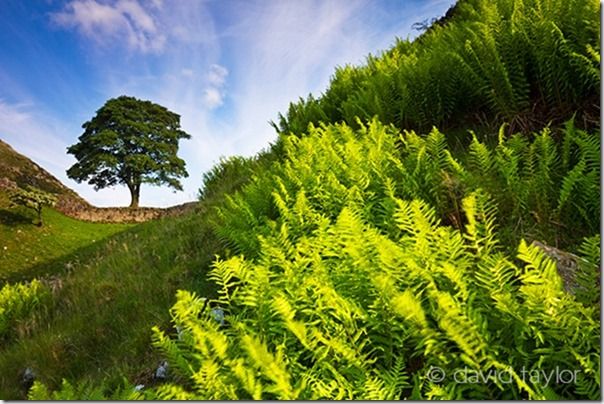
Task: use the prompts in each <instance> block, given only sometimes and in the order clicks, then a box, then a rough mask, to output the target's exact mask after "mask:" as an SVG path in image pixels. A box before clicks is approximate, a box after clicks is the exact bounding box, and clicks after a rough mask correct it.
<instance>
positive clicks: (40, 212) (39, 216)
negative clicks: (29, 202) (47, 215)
mask: <svg viewBox="0 0 604 404" xmlns="http://www.w3.org/2000/svg"><path fill="white" fill-rule="evenodd" d="M36 212H38V227H42V224H43V223H42V206H41V205H40V206H39V207H38V208H37V209H36Z"/></svg>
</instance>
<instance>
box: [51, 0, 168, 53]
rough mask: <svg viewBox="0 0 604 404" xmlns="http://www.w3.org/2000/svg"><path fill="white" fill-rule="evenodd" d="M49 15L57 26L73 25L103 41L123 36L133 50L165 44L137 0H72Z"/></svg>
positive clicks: (149, 49)
mask: <svg viewBox="0 0 604 404" xmlns="http://www.w3.org/2000/svg"><path fill="white" fill-rule="evenodd" d="M155 6H156V7H159V6H161V4H155ZM51 18H52V20H53V21H54V22H55V23H57V24H58V25H59V26H62V27H65V28H74V29H76V30H78V31H79V32H80V33H81V34H82V35H84V36H86V37H88V38H90V39H92V40H93V41H95V42H97V43H99V44H102V45H110V44H113V43H115V41H119V40H120V39H122V38H126V42H127V46H128V47H129V48H130V49H132V50H137V51H140V52H143V53H148V52H155V53H158V52H161V51H163V49H164V47H165V44H166V39H167V38H166V35H165V34H163V33H162V32H160V30H159V29H158V27H157V25H156V22H155V20H154V18H153V16H152V15H151V14H149V13H148V12H147V11H145V10H144V9H143V8H142V7H141V5H140V4H139V3H138V2H137V1H136V0H118V1H116V2H114V3H112V4H104V3H101V2H98V1H97V0H72V1H71V2H70V3H68V4H67V5H66V6H65V7H64V9H63V11H60V12H57V13H53V14H52V15H51Z"/></svg>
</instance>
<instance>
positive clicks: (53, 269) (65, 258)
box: [0, 228, 134, 285]
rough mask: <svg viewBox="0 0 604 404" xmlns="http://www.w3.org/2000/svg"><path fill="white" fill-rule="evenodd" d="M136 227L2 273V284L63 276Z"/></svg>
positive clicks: (0, 282)
mask: <svg viewBox="0 0 604 404" xmlns="http://www.w3.org/2000/svg"><path fill="white" fill-rule="evenodd" d="M133 229H134V228H130V229H124V230H123V231H120V232H117V233H114V234H112V235H110V236H109V237H106V238H103V239H100V240H97V241H95V242H93V243H90V244H88V245H85V246H82V247H80V248H78V249H77V250H75V251H73V252H71V253H68V254H65V255H62V256H60V257H57V258H54V259H51V260H48V261H43V262H39V263H36V264H33V265H31V266H29V267H27V268H25V269H20V270H19V271H18V272H15V273H5V274H0V285H1V284H2V283H5V282H8V283H15V282H24V281H29V280H31V279H33V278H44V277H49V276H62V275H65V274H66V273H68V272H70V271H71V270H73V269H76V268H78V266H79V264H80V263H82V262H87V261H89V260H90V259H92V258H93V257H94V256H95V255H96V254H98V252H99V251H100V250H99V249H100V248H102V246H103V245H105V244H107V243H108V242H110V241H111V240H118V239H119V238H120V237H122V236H123V234H125V233H127V232H129V231H132V230H133Z"/></svg>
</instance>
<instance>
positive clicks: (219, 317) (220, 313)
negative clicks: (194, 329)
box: [211, 307, 224, 325]
mask: <svg viewBox="0 0 604 404" xmlns="http://www.w3.org/2000/svg"><path fill="white" fill-rule="evenodd" d="M211 313H212V317H214V320H216V322H217V323H219V324H220V325H224V310H222V309H221V308H220V307H214V308H213V309H212V310H211Z"/></svg>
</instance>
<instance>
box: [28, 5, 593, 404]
mask: <svg viewBox="0 0 604 404" xmlns="http://www.w3.org/2000/svg"><path fill="white" fill-rule="evenodd" d="M599 91H600V4H599V2H597V1H594V0H460V1H459V2H458V3H457V4H456V5H455V6H454V8H453V9H451V10H450V11H449V12H448V13H447V15H446V17H445V18H443V19H442V20H440V21H437V22H436V23H434V24H433V25H432V26H431V27H430V28H428V29H427V30H426V32H424V33H423V34H422V35H420V36H419V37H418V38H417V39H415V40H414V41H407V40H401V39H397V40H396V42H395V43H394V45H393V46H392V47H391V48H390V49H387V50H385V51H383V52H378V53H376V54H375V55H370V56H368V57H367V60H366V63H364V64H363V65H361V66H352V65H347V66H342V67H339V68H337V69H336V71H335V73H334V74H333V76H332V79H331V83H330V85H329V87H328V88H327V89H326V91H325V92H324V93H322V94H319V95H316V94H315V95H309V96H308V97H307V98H305V99H300V100H299V101H297V102H294V103H292V104H291V105H290V107H289V109H288V110H287V111H284V112H283V114H282V115H280V117H279V119H278V120H277V122H274V123H273V125H274V127H275V129H276V130H277V131H278V133H279V137H278V140H277V141H276V142H275V143H274V144H272V145H270V147H267V149H266V150H265V151H264V152H262V153H260V154H258V155H257V156H255V157H251V158H242V157H231V158H228V159H224V160H223V161H222V162H221V163H220V164H218V165H217V166H215V167H214V168H213V169H212V170H211V171H210V172H208V173H207V174H206V175H205V176H204V184H203V186H202V187H201V190H200V202H199V203H200V204H201V205H202V206H203V212H204V215H205V217H204V219H203V220H204V222H205V223H208V224H209V225H210V226H211V228H212V235H213V237H216V239H217V240H218V242H217V244H219V245H220V248H217V249H216V251H214V252H213V253H216V258H215V260H214V261H213V263H212V265H211V269H210V270H209V271H208V273H207V274H198V276H207V279H209V280H210V281H211V282H212V285H213V286H214V290H215V293H213V294H203V293H201V292H200V291H198V290H195V288H194V287H191V288H190V289H189V290H181V291H179V292H178V294H177V295H176V298H175V303H174V305H173V306H172V307H171V308H166V310H170V313H171V318H172V325H171V326H169V327H165V326H162V327H159V326H158V327H154V329H153V336H152V344H153V346H154V347H155V349H156V350H157V352H160V354H161V355H162V357H163V358H164V359H165V361H166V363H167V364H168V365H169V367H168V369H169V370H168V375H167V377H166V378H165V380H164V379H162V381H161V383H156V384H154V385H152V386H142V387H141V386H137V387H135V386H136V384H137V380H124V381H123V382H122V383H121V384H119V383H115V382H114V381H108V380H104V379H99V380H96V381H95V382H94V383H85V384H82V383H79V382H78V381H77V380H64V381H63V382H62V385H60V386H55V385H48V384H45V383H44V381H43V380H42V381H36V382H35V383H34V384H33V387H32V388H31V390H30V391H29V398H32V399H48V398H51V399H63V398H76V399H86V398H93V399H95V398H96V399H102V398H112V399H137V398H138V399H194V400H210V399H211V400H214V399H216V400H227V399H297V400H314V399H364V400H368V399H381V400H398V399H509V400H519V399H601V385H600V380H601V375H600V372H601V367H600V365H601V351H600V337H601V330H600V328H601V324H600V314H601V313H600V310H601V308H600V277H601V275H600V265H601V264H600V208H601V197H600V122H599V117H600V93H599ZM194 214H199V213H194ZM200 236H201V235H200ZM435 370H437V371H438V372H439V373H438V374H436V373H435ZM460 371H463V372H464V373H463V375H465V376H468V375H479V377H476V378H475V379H472V380H475V382H470V381H468V380H469V379H468V378H466V379H465V382H463V381H462V382H460V380H459V378H457V377H456V376H458V375H459V374H460V373H459V372H460ZM552 372H553V373H552ZM565 372H566V373H565ZM569 372H570V373H569ZM569 374H572V378H568V377H566V378H565V377H562V376H563V375H566V376H568V375H569ZM435 375H436V376H438V377H435ZM552 375H554V376H552ZM546 376H547V377H546ZM550 376H551V377H550ZM557 376H560V377H557Z"/></svg>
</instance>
